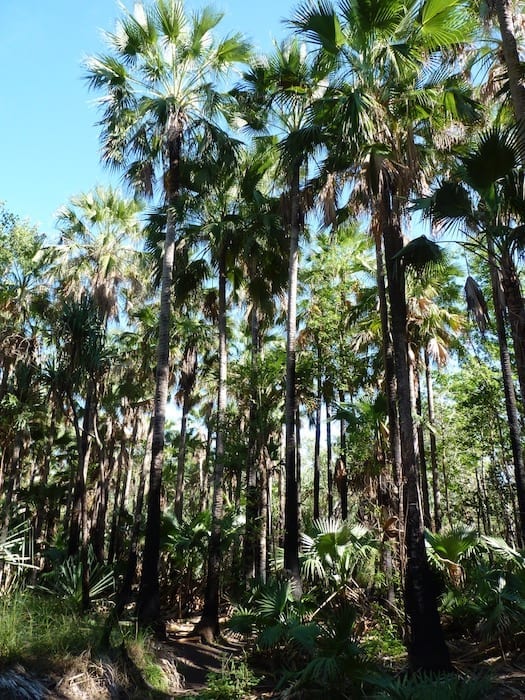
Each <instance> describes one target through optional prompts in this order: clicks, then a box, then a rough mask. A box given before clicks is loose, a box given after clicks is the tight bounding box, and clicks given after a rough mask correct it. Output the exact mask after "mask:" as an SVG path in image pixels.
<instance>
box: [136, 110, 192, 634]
mask: <svg viewBox="0 0 525 700" xmlns="http://www.w3.org/2000/svg"><path fill="white" fill-rule="evenodd" d="M182 127H183V125H182V124H181V123H180V121H179V117H178V116H177V114H176V113H175V111H172V112H171V113H170V115H169V117H168V124H167V126H166V134H165V136H166V142H167V155H168V159H169V167H168V176H167V182H168V183H169V190H168V192H167V195H168V196H167V205H168V212H167V222H166V237H165V240H164V259H163V262H162V280H161V290H160V309H159V335H158V341H157V366H156V371H155V395H154V402H153V436H152V444H151V467H150V477H149V493H148V515H147V520H146V537H145V541H144V552H143V560H142V576H141V579H140V588H139V594H138V598H137V619H138V623H139V625H140V627H141V628H147V627H151V628H153V629H154V631H155V632H156V634H157V635H158V636H160V637H163V636H164V635H165V625H164V622H163V621H162V620H161V614H160V590H159V557H160V522H161V512H160V501H161V489H162V467H163V462H164V427H165V424H166V406H167V403H168V389H169V378H170V371H169V370H170V366H169V365H170V326H171V296H172V282H173V264H174V261H175V234H176V228H175V226H176V221H175V203H176V200H177V197H178V193H179V175H180V172H179V168H180V148H181V140H182Z"/></svg>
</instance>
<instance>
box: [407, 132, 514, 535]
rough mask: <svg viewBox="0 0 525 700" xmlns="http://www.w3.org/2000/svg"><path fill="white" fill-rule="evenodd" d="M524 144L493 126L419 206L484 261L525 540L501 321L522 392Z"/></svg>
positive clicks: (507, 355) (510, 377)
mask: <svg viewBox="0 0 525 700" xmlns="http://www.w3.org/2000/svg"><path fill="white" fill-rule="evenodd" d="M523 144H524V139H523V126H520V125H518V126H511V127H507V128H499V127H492V128H491V129H489V130H488V131H485V132H484V133H483V134H481V136H480V137H479V139H478V140H477V141H476V142H474V143H473V144H472V145H471V146H470V147H469V149H468V151H467V153H466V154H459V155H458V158H457V167H456V169H455V172H453V173H452V174H451V178H450V179H449V180H443V181H441V182H440V183H438V186H437V187H436V189H435V191H434V192H433V194H432V195H431V196H430V197H429V198H427V199H423V200H421V202H420V206H421V207H423V208H424V209H426V211H427V213H428V215H429V216H430V217H431V218H432V220H433V221H434V222H435V223H436V224H437V225H442V226H443V225H445V226H446V225H448V226H450V225H452V224H456V225H459V226H460V227H461V228H462V230H463V232H464V233H465V234H466V235H467V245H468V247H469V248H471V249H472V250H473V251H474V252H476V253H477V254H481V255H483V256H484V257H485V259H486V261H487V262H488V266H489V273H490V282H491V291H492V302H493V306H494V315H495V320H496V332H497V337H498V345H499V356H500V364H501V370H502V375H503V387H504V392H505V406H506V411H507V419H508V424H509V433H510V441H511V446H512V455H513V463H514V473H515V482H516V491H517V497H518V504H519V529H520V532H521V539H522V541H525V466H524V459H523V448H522V444H521V426H520V417H519V412H518V409H517V400H516V392H515V388H514V382H513V375H512V366H511V357H510V353H509V349H508V343H507V330H506V318H505V312H506V311H507V316H508V322H509V324H510V326H511V329H512V335H513V340H514V351H515V352H514V355H515V360H516V369H517V373H518V377H519V382H520V387H521V389H522V391H523V390H524V389H525V381H524V378H525V372H524V370H525V365H524V364H523V359H524V358H525V337H524V335H523V329H524V325H523V321H524V319H525V306H524V302H523V297H522V296H521V288H520V281H519V275H518V273H517V270H516V267H515V260H514V258H513V253H514V254H515V253H517V252H519V251H520V250H523V230H524V229H523V224H522V223H521V222H523V221H524V219H525V197H524V196H523V182H524V173H523V169H522V165H521V164H522V162H523V157H524V156H525V150H524V145H523ZM522 401H523V396H522Z"/></svg>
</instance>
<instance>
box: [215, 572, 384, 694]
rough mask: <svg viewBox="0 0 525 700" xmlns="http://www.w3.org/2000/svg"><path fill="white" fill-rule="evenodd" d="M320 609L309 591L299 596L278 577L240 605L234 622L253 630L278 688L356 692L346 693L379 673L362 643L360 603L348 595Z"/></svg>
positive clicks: (236, 626)
mask: <svg viewBox="0 0 525 700" xmlns="http://www.w3.org/2000/svg"><path fill="white" fill-rule="evenodd" d="M315 608H316V605H315V601H313V600H312V599H309V598H308V597H307V596H306V597H305V598H303V599H302V600H299V601H297V600H295V599H294V596H293V591H292V586H291V584H290V582H289V581H274V582H271V583H269V584H267V585H266V586H261V587H259V588H258V589H256V591H254V592H253V594H252V599H251V600H250V601H249V603H248V605H245V606H239V607H237V609H236V611H235V612H234V614H233V616H232V618H231V620H230V623H229V625H230V628H231V629H232V630H234V631H236V632H241V633H244V634H248V635H252V637H253V638H254V645H255V649H256V651H257V652H258V653H259V655H260V657H262V658H263V660H264V662H265V663H266V665H267V666H270V668H271V669H272V670H274V671H275V672H276V673H277V675H278V678H279V681H278V686H279V687H281V688H283V687H285V686H288V688H289V692H292V691H293V692H294V693H302V692H303V691H304V690H305V689H306V688H307V689H308V693H309V695H308V697H311V698H314V697H316V695H317V694H318V693H319V694H321V693H326V692H328V691H330V693H331V694H332V697H341V698H344V697H351V696H352V697H353V695H351V694H349V695H346V693H355V692H357V691H358V689H360V688H361V686H362V685H363V684H364V683H365V680H366V679H369V678H371V677H372V675H373V673H374V671H373V668H372V664H371V663H370V661H369V659H368V658H367V657H366V655H365V654H364V652H363V650H362V648H361V646H360V644H359V642H358V635H357V633H356V611H355V608H354V607H353V606H352V605H351V604H350V602H349V601H348V600H346V599H345V598H344V597H340V598H337V599H336V598H332V600H331V601H330V602H329V603H327V605H325V606H323V608H322V609H320V608H317V610H315ZM314 615H315V617H313V616H314ZM359 692H360V691H359ZM340 693H343V694H340Z"/></svg>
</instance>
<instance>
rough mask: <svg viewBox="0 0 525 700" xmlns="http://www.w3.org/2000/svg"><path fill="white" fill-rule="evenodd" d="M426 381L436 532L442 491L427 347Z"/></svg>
mask: <svg viewBox="0 0 525 700" xmlns="http://www.w3.org/2000/svg"><path fill="white" fill-rule="evenodd" d="M425 381H426V388H427V404H428V425H429V441H430V464H431V468H432V494H433V500H434V527H435V530H436V532H441V492H440V490H439V471H438V462H437V445H436V430H435V425H436V413H435V408H434V388H433V384H432V373H431V371H430V357H429V354H428V350H427V349H426V348H425Z"/></svg>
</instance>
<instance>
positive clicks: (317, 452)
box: [314, 343, 323, 520]
mask: <svg viewBox="0 0 525 700" xmlns="http://www.w3.org/2000/svg"><path fill="white" fill-rule="evenodd" d="M322 401H323V392H322V384H321V348H320V345H319V343H318V344H317V397H316V404H315V443H314V519H315V520H317V518H319V515H320V513H319V489H320V486H321V464H320V456H321V405H322Z"/></svg>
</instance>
